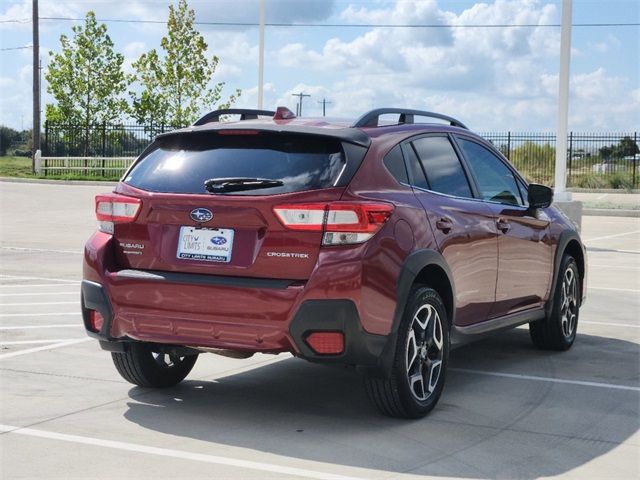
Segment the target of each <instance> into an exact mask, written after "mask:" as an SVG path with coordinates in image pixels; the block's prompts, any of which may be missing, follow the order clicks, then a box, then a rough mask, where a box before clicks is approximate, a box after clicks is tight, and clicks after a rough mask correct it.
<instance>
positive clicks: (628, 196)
mask: <svg viewBox="0 0 640 480" xmlns="http://www.w3.org/2000/svg"><path fill="white" fill-rule="evenodd" d="M571 197H572V199H573V200H577V201H580V202H582V203H583V207H584V208H588V209H612V210H613V209H616V210H617V209H623V210H640V193H586V192H574V193H572V194H571Z"/></svg>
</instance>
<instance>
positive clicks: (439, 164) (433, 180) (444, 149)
mask: <svg viewBox="0 0 640 480" xmlns="http://www.w3.org/2000/svg"><path fill="white" fill-rule="evenodd" d="M412 143H413V145H414V147H415V150H416V153H417V154H418V157H419V158H420V162H421V163H422V166H423V168H424V172H425V173H426V175H427V182H428V183H429V188H430V190H432V191H434V192H439V193H444V194H447V195H453V196H455V197H464V198H472V197H473V194H472V193H471V187H470V186H469V182H468V180H467V176H466V174H465V172H464V169H463V168H462V164H461V163H460V159H459V158H458V155H457V154H456V151H455V150H454V149H453V146H452V145H451V142H450V141H449V139H448V138H447V137H422V138H419V139H417V140H414V141H413V142H412Z"/></svg>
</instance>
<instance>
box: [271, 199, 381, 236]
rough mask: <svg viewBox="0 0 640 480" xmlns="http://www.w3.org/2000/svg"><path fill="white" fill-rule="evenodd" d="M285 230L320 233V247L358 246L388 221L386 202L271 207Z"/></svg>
mask: <svg viewBox="0 0 640 480" xmlns="http://www.w3.org/2000/svg"><path fill="white" fill-rule="evenodd" d="M273 211H274V213H275V214H276V216H277V217H278V219H279V220H280V223H282V225H284V226H285V227H286V228H288V229H289V230H300V231H312V232H324V235H323V236H322V244H323V245H347V244H354V243H362V242H366V241H367V240H369V239H370V238H371V237H373V236H374V235H375V234H376V232H378V230H380V228H382V225H384V223H385V222H386V221H387V220H388V219H389V217H390V216H391V213H392V212H393V206H392V205H389V204H387V203H368V202H363V203H360V202H331V203H294V204H288V205H279V206H276V207H274V208H273Z"/></svg>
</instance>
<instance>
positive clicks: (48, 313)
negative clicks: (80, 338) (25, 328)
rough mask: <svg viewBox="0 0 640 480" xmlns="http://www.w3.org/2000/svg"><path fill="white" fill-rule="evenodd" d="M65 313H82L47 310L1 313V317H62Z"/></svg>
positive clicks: (78, 313) (77, 313)
mask: <svg viewBox="0 0 640 480" xmlns="http://www.w3.org/2000/svg"><path fill="white" fill-rule="evenodd" d="M63 315H80V312H79V311H77V312H47V313H0V317H3V318H6V317H60V316H63Z"/></svg>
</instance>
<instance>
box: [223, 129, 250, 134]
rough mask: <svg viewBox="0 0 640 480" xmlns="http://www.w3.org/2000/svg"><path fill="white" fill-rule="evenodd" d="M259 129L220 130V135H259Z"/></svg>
mask: <svg viewBox="0 0 640 480" xmlns="http://www.w3.org/2000/svg"><path fill="white" fill-rule="evenodd" d="M259 133H260V132H258V130H241V129H236V130H218V135H258V134H259Z"/></svg>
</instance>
